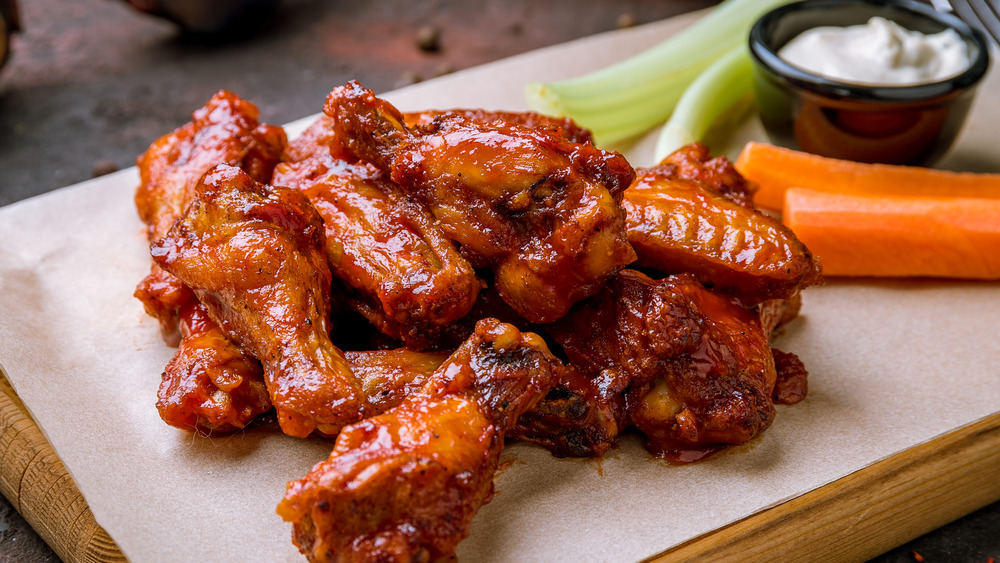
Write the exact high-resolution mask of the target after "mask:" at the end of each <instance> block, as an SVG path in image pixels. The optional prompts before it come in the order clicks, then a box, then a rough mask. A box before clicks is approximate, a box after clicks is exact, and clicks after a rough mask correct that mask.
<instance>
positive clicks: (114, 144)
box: [0, 0, 1000, 563]
mask: <svg viewBox="0 0 1000 563" xmlns="http://www.w3.org/2000/svg"><path fill="white" fill-rule="evenodd" d="M713 3H714V2H713V1H712V0H672V1H661V2H653V1H647V0H630V1H616V0H594V1H590V2H587V3H581V2H579V1H577V0H549V1H547V2H534V1H532V0H484V1H483V2H475V3H473V2H463V1H461V0H426V1H413V2H411V1H407V0H384V1H381V2H348V1H345V0H340V1H324V0H285V1H284V2H283V3H282V4H281V5H280V7H279V8H278V10H277V11H276V12H275V13H274V14H272V16H271V17H270V18H269V19H268V21H267V22H266V25H264V26H262V27H261V29H258V30H256V31H253V30H248V31H247V32H246V33H244V34H242V36H237V37H235V38H233V39H232V40H229V41H220V40H213V39H211V38H206V37H204V36H202V37H194V36H186V35H183V34H180V33H179V32H178V30H177V28H176V27H175V26H174V25H172V24H170V23H168V22H165V21H161V20H157V19H154V18H152V17H149V16H145V15H142V14H138V13H136V12H134V11H132V10H131V9H129V8H128V7H127V6H125V4H124V3H121V2H116V1H112V0H78V1H74V2H66V1H64V0H21V1H20V2H19V4H20V8H21V24H22V27H23V28H24V29H23V32H22V33H21V34H19V35H16V36H15V37H14V39H13V42H12V57H11V59H10V61H9V62H8V64H7V66H6V67H4V68H3V69H2V70H0V205H6V204H9V203H12V202H15V201H18V200H21V199H24V198H27V197H30V196H33V195H37V194H41V193H44V192H47V191H50V190H53V189H56V188H59V187H62V186H65V185H69V184H73V183H76V182H79V181H82V180H86V179H88V178H90V177H91V176H92V175H94V174H96V173H101V172H105V171H108V170H111V169H114V168H125V167H128V166H131V165H132V164H133V162H134V160H135V157H136V155H138V154H139V153H141V152H142V151H143V150H144V149H145V147H146V146H147V145H148V144H149V143H150V142H151V141H152V140H153V139H155V138H156V137H158V136H160V135H162V134H163V133H166V132H168V131H170V130H172V129H174V128H175V127H177V126H179V125H181V124H182V123H184V122H186V121H187V120H188V118H189V115H190V113H191V112H192V111H193V110H194V109H195V108H197V107H199V106H201V105H202V104H203V103H204V102H205V101H206V100H208V98H209V97H211V95H212V94H213V93H214V92H215V91H216V90H218V89H220V88H227V89H230V90H233V91H234V92H236V93H238V94H240V95H241V96H243V97H245V98H247V99H249V100H251V101H253V102H254V103H256V104H257V105H258V106H259V107H260V109H261V114H262V119H263V120H265V121H267V122H269V123H285V122H288V121H292V120H294V119H297V118H300V117H303V116H306V115H309V114H312V113H315V112H317V111H319V110H320V109H321V106H322V102H323V99H324V97H325V96H326V94H327V93H328V92H329V91H330V89H331V88H332V87H333V86H336V85H338V84H342V83H344V82H346V81H347V80H349V79H352V78H356V79H359V80H361V81H362V83H364V84H365V85H367V86H369V87H371V88H372V89H374V90H375V91H386V90H389V89H392V88H393V87H395V86H398V85H401V84H400V81H401V80H402V81H406V80H412V79H414V78H415V77H422V78H431V77H433V76H434V75H436V74H438V73H440V72H443V71H447V70H457V69H462V68H468V67H471V66H475V65H478V64H482V63H485V62H488V61H492V60H496V59H499V58H503V57H507V56H510V55H514V54H517V53H520V52H524V51H528V50H531V49H535V48H538V47H543V46H546V45H552V44H556V43H561V42H564V41H568V40H571V39H575V38H578V37H583V36H587V35H591V34H594V33H599V32H602V31H608V30H612V29H614V28H615V27H616V26H617V25H619V22H622V23H624V22H636V23H640V24H641V23H645V22H649V21H653V20H657V19H661V18H664V17H668V16H670V15H673V14H676V13H680V12H684V11H688V10H691V9H696V8H701V7H705V6H708V5H711V4H713ZM426 29H435V30H437V31H438V32H439V35H438V37H437V45H436V47H437V48H436V49H428V48H426V47H427V45H426V43H425V44H424V48H423V49H421V46H420V44H418V40H419V39H421V34H422V33H427V32H426ZM422 30H424V31H422ZM237 35H239V34H237ZM423 39H425V40H426V37H423ZM998 478H1000V477H998ZM914 551H915V552H917V553H919V554H921V555H922V556H923V557H924V559H925V560H926V561H929V562H935V561H942V562H943V561H949V562H950V561H963V562H964V561H970V562H982V563H986V561H987V559H988V558H989V557H996V558H1000V503H996V504H993V505H991V506H989V507H987V508H985V509H983V510H980V511H978V512H976V513H973V514H972V515H970V516H967V517H966V518H963V519H961V520H959V521H957V522H954V523H952V524H950V525H948V526H945V527H943V528H941V529H940V530H937V531H935V532H932V533H930V534H928V535H927V536H925V537H922V538H919V539H917V540H914V541H912V542H910V543H908V544H906V545H904V546H902V547H899V548H897V549H895V550H893V551H890V552H889V553H887V554H885V555H883V556H881V557H878V558H876V559H875V561H877V562H880V563H896V562H903V561H906V562H910V561H914V560H915V557H914ZM56 560H57V558H56V557H55V555H54V554H53V553H52V552H51V550H49V549H48V547H47V546H45V544H44V543H43V542H41V540H39V539H38V537H37V536H36V535H35V534H34V532H33V531H32V530H31V528H30V527H29V526H27V524H25V523H24V521H23V520H22V519H21V518H20V516H19V515H18V514H17V513H16V512H15V511H14V510H13V508H12V507H11V505H10V503H8V502H7V501H6V500H5V499H2V498H0V563H7V562H15V561H17V562H20V561H31V562H40V563H47V562H49V561H56Z"/></svg>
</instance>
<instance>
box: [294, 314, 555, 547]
mask: <svg viewBox="0 0 1000 563" xmlns="http://www.w3.org/2000/svg"><path fill="white" fill-rule="evenodd" d="M560 367H561V364H560V363H559V361H558V360H556V359H555V358H554V357H553V356H552V355H551V354H550V353H549V351H548V348H547V347H546V346H545V343H544V342H543V341H542V339H541V338H540V337H538V336H537V335H535V334H532V333H521V332H519V331H518V330H517V329H515V328H514V327H512V326H510V325H506V324H503V323H500V322H499V321H497V320H495V319H485V320H483V321H481V322H480V323H479V324H478V325H477V327H476V332H475V334H474V335H473V336H471V337H470V338H469V340H467V341H466V342H465V343H464V344H463V345H462V346H461V347H459V349H458V350H456V351H455V353H453V354H452V355H451V356H450V357H449V358H448V359H447V360H446V361H445V362H444V363H443V364H442V365H441V366H440V367H439V368H438V369H437V371H435V372H434V374H433V376H431V378H430V379H429V380H428V382H427V383H426V385H425V386H424V387H423V388H422V389H421V390H420V391H418V392H417V393H415V394H413V395H410V396H409V397H407V398H406V399H405V400H404V401H403V402H402V403H401V404H399V406H397V407H395V408H393V409H391V410H389V411H388V412H386V413H384V414H382V415H379V416H376V417H373V418H369V419H366V420H363V421H361V422H359V423H356V424H352V425H350V426H347V427H345V428H344V429H343V430H342V431H341V433H340V435H339V436H338V437H337V441H336V444H335V445H334V448H333V452H332V453H331V454H330V457H329V459H328V460H326V461H323V462H320V463H318V464H317V465H316V466H315V467H314V468H313V470H312V472H311V473H309V475H307V476H306V477H305V478H303V479H301V480H298V481H292V482H290V483H289V484H288V489H287V491H286V493H285V498H284V499H283V500H282V501H281V503H280V504H279V505H278V513H279V514H280V515H281V517H282V518H284V519H285V520H286V521H289V522H292V523H293V525H294V526H293V532H292V537H293V540H294V541H295V543H296V545H298V546H299V550H300V551H302V553H304V554H305V555H306V556H307V557H308V558H309V559H310V560H311V561H436V560H438V559H439V558H444V557H448V556H450V555H452V554H453V553H454V550H455V547H456V546H457V544H458V543H459V542H460V541H461V540H462V539H464V538H465V537H466V536H467V535H468V530H469V524H470V521H471V520H472V517H473V516H474V515H475V513H476V511H477V510H479V507H480V506H482V505H483V504H485V503H486V502H489V500H490V498H491V497H492V494H493V474H494V472H495V471H496V469H497V464H498V460H499V456H500V450H501V449H502V448H503V443H504V433H505V432H506V431H507V430H508V429H509V428H510V427H511V426H512V425H513V424H514V421H515V420H516V419H517V417H518V416H520V415H521V413H523V412H524V411H525V410H526V409H528V408H530V407H531V406H532V405H533V404H534V403H535V402H537V401H538V400H539V399H540V398H541V397H542V396H543V395H544V394H545V392H546V391H547V390H548V388H549V386H551V384H552V381H553V380H554V379H555V377H556V376H557V375H556V374H557V371H558V370H559V369H560Z"/></svg>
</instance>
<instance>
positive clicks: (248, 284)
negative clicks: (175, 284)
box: [151, 165, 368, 436]
mask: <svg viewBox="0 0 1000 563" xmlns="http://www.w3.org/2000/svg"><path fill="white" fill-rule="evenodd" d="M323 248H324V234H323V221H322V219H321V218H320V217H319V215H318V214H317V213H316V211H315V209H313V207H312V205H311V204H310V203H309V201H308V200H307V199H306V197H305V196H304V195H302V194H301V193H300V192H298V191H295V190H290V189H286V188H272V187H270V186H267V185H265V184H259V183H257V182H255V181H254V180H253V179H252V178H251V177H250V176H249V175H247V174H246V173H245V172H243V171H242V170H240V169H239V168H235V167H232V166H228V165H219V166H217V167H216V168H214V169H212V171H211V172H209V173H208V174H206V175H205V177H204V179H203V180H202V182H201V184H200V185H199V187H198V197H197V198H196V199H195V201H194V202H193V203H192V204H191V206H190V207H189V208H188V211H187V212H186V213H185V215H184V216H183V217H182V218H181V219H180V220H179V221H178V222H177V223H175V224H174V226H173V227H172V228H171V229H170V231H169V232H168V233H167V235H166V236H165V237H163V238H162V239H160V240H159V241H157V242H156V244H154V245H153V247H152V249H151V253H152V255H153V259H154V260H156V261H157V263H158V264H160V266H162V267H163V268H164V269H165V270H167V271H168V272H170V273H172V274H174V275H175V276H177V277H178V278H179V279H180V280H181V281H183V282H184V283H185V284H187V285H188V286H189V287H191V288H192V289H193V290H194V291H195V293H196V294H197V296H198V298H199V299H200V300H201V301H202V303H204V304H205V305H206V306H207V307H208V310H209V313H210V314H211V316H212V318H213V320H215V321H216V322H217V323H219V325H220V326H221V327H222V328H223V330H225V332H226V333H227V334H229V335H230V336H231V337H232V338H233V340H235V341H236V342H237V343H239V345H240V347H241V348H242V349H244V350H245V351H247V352H249V353H251V354H252V355H253V356H255V357H257V358H259V359H260V360H261V362H262V363H263V365H264V377H265V381H266V383H267V389H268V392H269V393H270V395H271V401H272V403H273V404H274V407H275V410H276V412H277V416H278V422H279V424H280V425H281V428H282V430H283V431H284V432H285V433H286V434H289V435H292V436H307V435H309V434H310V433H311V432H312V431H313V430H316V429H318V430H319V431H320V432H321V433H326V434H335V433H336V432H337V430H338V429H339V428H340V427H341V426H342V425H344V424H348V423H351V422H354V421H356V420H359V419H360V418H362V417H363V416H364V415H365V414H366V413H367V409H368V405H367V401H366V400H365V397H364V394H363V392H362V391H361V388H360V386H359V384H358V382H357V381H356V380H355V378H354V375H353V373H352V372H351V369H350V366H349V365H348V364H347V361H346V360H345V359H344V356H343V353H342V352H341V351H340V349H338V348H337V347H336V346H334V345H333V343H332V342H331V341H330V337H329V332H330V331H329V310H330V303H329V300H330V283H331V278H332V276H331V275H330V269H329V266H328V265H327V263H326V255H325V253H324V250H323Z"/></svg>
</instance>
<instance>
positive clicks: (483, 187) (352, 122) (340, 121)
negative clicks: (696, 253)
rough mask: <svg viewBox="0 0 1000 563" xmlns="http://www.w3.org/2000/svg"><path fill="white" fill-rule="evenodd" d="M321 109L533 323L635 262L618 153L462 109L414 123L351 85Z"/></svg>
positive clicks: (627, 175) (628, 171)
mask: <svg viewBox="0 0 1000 563" xmlns="http://www.w3.org/2000/svg"><path fill="white" fill-rule="evenodd" d="M324 111H325V112H326V114H327V115H329V116H330V117H332V118H333V120H334V127H335V130H336V131H337V134H338V136H339V137H340V138H342V139H343V142H344V144H345V145H346V147H347V148H348V149H349V150H350V151H351V152H352V153H354V154H355V155H356V156H358V157H359V158H361V159H362V160H365V161H367V162H370V163H371V164H373V165H374V166H375V167H376V168H378V169H380V170H382V171H383V172H384V173H386V174H387V175H388V176H389V177H390V178H391V179H392V180H393V181H394V182H396V183H397V184H399V185H400V186H401V187H402V188H403V189H404V190H405V191H406V192H407V194H409V195H410V196H411V197H413V198H414V199H415V200H416V201H419V202H421V203H422V204H424V205H426V206H427V208H428V209H430V211H431V213H432V214H433V216H434V217H435V218H436V219H437V221H438V223H439V224H440V225H441V228H442V229H443V230H444V232H445V234H446V235H447V236H448V237H449V238H451V239H452V240H454V241H455V242H457V243H458V244H459V248H460V251H461V252H462V254H463V255H464V256H465V257H466V258H467V259H469V261H470V262H471V263H472V265H473V266H474V267H477V268H490V269H491V270H492V271H493V274H494V280H493V281H494V283H495V285H496V287H497V290H498V291H499V292H500V295H501V296H502V297H503V299H504V300H505V301H507V302H508V303H509V304H510V305H511V306H512V307H513V308H514V309H515V310H517V311H518V313H519V314H521V316H523V317H525V318H526V319H528V320H530V321H532V322H551V321H553V320H555V319H558V318H559V317H561V316H562V315H564V314H565V313H566V311H568V310H569V308H570V307H571V306H572V304H573V303H575V302H576V301H578V300H580V299H583V298H585V297H588V296H590V295H593V294H594V293H596V292H598V291H599V290H600V289H601V287H602V286H603V285H604V282H605V281H606V280H607V278H608V277H609V276H610V275H612V274H613V273H614V272H616V271H617V270H619V269H620V268H622V267H623V266H624V265H626V264H628V263H630V262H632V260H633V259H634V258H635V254H634V252H633V251H632V248H631V247H630V246H629V244H628V241H627V240H626V237H625V216H624V213H623V212H622V210H621V207H620V206H619V201H620V198H621V193H622V191H623V190H624V189H625V188H626V187H627V186H628V185H629V184H630V183H631V181H632V179H633V177H634V171H633V170H632V167H631V166H630V165H629V164H628V162H627V161H626V160H625V159H624V157H622V156H621V155H619V154H617V153H612V152H607V151H602V150H599V149H597V148H595V147H594V146H593V145H591V144H576V143H572V142H570V141H568V140H566V139H565V138H564V137H562V135H561V134H559V133H557V132H554V131H552V130H550V129H544V128H529V127H524V126H521V125H517V124H514V123H509V122H503V121H496V122H491V123H487V124H484V123H479V122H476V121H472V120H470V119H468V118H466V117H463V116H462V115H460V114H452V115H449V114H443V115H441V116H439V117H438V118H436V119H434V120H432V121H431V122H430V123H429V124H428V125H427V126H424V127H415V128H407V127H406V126H405V125H404V123H403V121H404V118H403V116H402V114H401V113H400V112H399V111H398V110H397V109H396V108H394V107H392V106H391V105H390V104H389V103H387V102H385V101H384V100H380V99H378V98H376V97H375V95H374V94H372V92H371V91H369V90H367V89H365V88H363V87H361V86H360V85H359V84H357V83H356V82H352V83H349V84H347V85H346V86H342V87H340V88H336V89H334V90H333V92H331V93H330V96H329V97H328V98H327V103H326V107H325V110H324Z"/></svg>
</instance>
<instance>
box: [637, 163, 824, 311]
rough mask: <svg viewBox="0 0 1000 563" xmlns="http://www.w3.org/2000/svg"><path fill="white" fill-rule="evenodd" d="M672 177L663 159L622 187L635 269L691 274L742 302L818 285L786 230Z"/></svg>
mask: <svg viewBox="0 0 1000 563" xmlns="http://www.w3.org/2000/svg"><path fill="white" fill-rule="evenodd" d="M675 174H676V169H675V167H674V166H673V165H670V164H664V165H661V166H657V167H654V168H650V169H644V170H639V171H637V178H636V181H635V183H634V184H633V185H632V186H631V187H630V188H629V189H628V190H626V191H625V199H624V201H623V206H624V207H625V210H626V211H627V213H628V238H629V242H630V243H632V247H633V248H634V249H635V251H636V254H638V256H639V260H638V264H639V265H640V266H643V267H646V268H650V269H653V270H656V271H659V272H662V273H668V274H674V273H682V272H688V273H691V274H693V275H695V276H696V277H697V278H698V279H699V280H700V281H701V282H702V283H704V284H706V285H709V286H711V287H712V288H714V289H716V290H718V291H722V292H725V293H730V294H732V295H735V296H737V297H739V298H741V299H743V300H744V302H746V303H747V304H748V305H753V304H756V303H759V302H761V301H765V300H768V299H788V298H790V297H792V296H793V295H795V294H796V293H797V292H798V291H799V290H801V289H803V288H805V287H808V286H810V285H816V284H818V283H820V281H821V279H822V276H821V269H820V266H819V263H818V262H817V261H816V259H815V258H813V256H812V253H810V252H809V249H808V248H806V246H805V245H804V244H802V243H801V242H799V240H798V239H797V238H795V235H794V234H793V233H792V231H791V230H790V229H789V228H788V227H786V226H784V225H782V224H781V223H780V222H778V221H776V220H775V219H773V218H771V217H768V216H767V215H764V214H763V213H760V212H758V211H755V210H753V209H748V208H746V207H744V206H742V205H740V204H738V203H735V202H733V201H732V200H730V199H728V198H727V197H724V196H722V195H719V194H718V193H716V192H715V191H714V190H712V189H711V188H710V187H708V186H707V185H706V184H704V183H702V182H700V181H698V180H691V179H683V178H677V177H675Z"/></svg>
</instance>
